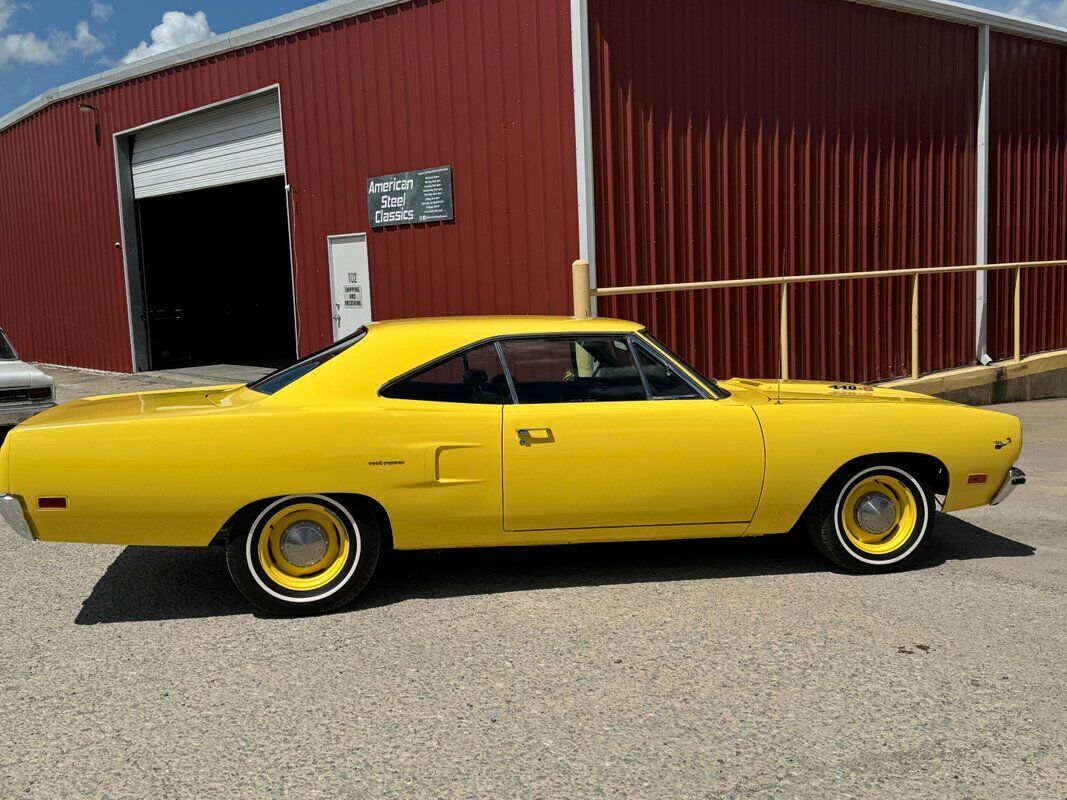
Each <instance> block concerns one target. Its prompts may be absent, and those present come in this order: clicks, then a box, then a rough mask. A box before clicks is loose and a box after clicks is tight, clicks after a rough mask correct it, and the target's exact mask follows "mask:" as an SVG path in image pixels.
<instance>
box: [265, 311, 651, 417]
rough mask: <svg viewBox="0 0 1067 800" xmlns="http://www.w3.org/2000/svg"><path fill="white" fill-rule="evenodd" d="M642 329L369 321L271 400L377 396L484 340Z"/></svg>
mask: <svg viewBox="0 0 1067 800" xmlns="http://www.w3.org/2000/svg"><path fill="white" fill-rule="evenodd" d="M642 327H643V326H641V325H638V324H637V323H635V322H626V321H624V320H618V319H610V318H604V317H593V318H589V319H575V318H574V317H533V316H496V317H424V318H420V319H398V320H388V321H383V322H369V323H367V326H366V328H367V335H366V336H365V337H363V338H362V339H361V340H359V341H357V342H356V343H355V344H354V345H353V346H352V347H351V348H349V349H347V350H345V351H343V352H341V353H340V354H339V355H338V356H337V357H336V358H332V359H330V360H329V361H327V362H326V363H325V364H323V365H322V366H321V367H319V368H318V369H314V370H312V371H311V372H309V373H308V374H306V375H304V376H303V377H301V378H300V379H298V380H296V381H294V382H293V383H292V384H291V385H290V386H288V387H286V389H285V390H284V391H279V392H278V393H277V395H274V396H272V400H271V402H280V403H296V404H300V403H306V402H314V401H315V400H317V399H325V398H328V397H333V398H337V399H342V398H351V397H357V396H363V397H367V398H369V397H375V396H377V393H378V389H379V388H380V387H381V386H382V385H383V384H385V383H386V382H388V381H390V380H393V379H395V378H397V377H399V376H401V375H403V374H405V373H407V372H409V371H410V370H412V369H416V368H418V367H421V366H423V365H425V364H428V363H430V362H432V361H434V360H436V359H438V358H442V357H444V356H447V355H450V354H452V353H454V352H455V351H457V350H460V349H464V348H467V347H471V346H473V345H475V344H477V343H479V342H484V341H486V340H491V339H504V338H508V337H511V336H530V335H534V336H536V335H539V334H543V335H554V334H597V333H630V332H634V331H639V330H642Z"/></svg>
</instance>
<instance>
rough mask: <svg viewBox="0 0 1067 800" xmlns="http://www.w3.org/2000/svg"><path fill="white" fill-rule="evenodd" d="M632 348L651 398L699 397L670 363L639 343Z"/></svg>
mask: <svg viewBox="0 0 1067 800" xmlns="http://www.w3.org/2000/svg"><path fill="white" fill-rule="evenodd" d="M634 349H635V350H636V351H637V360H638V362H639V363H640V365H641V372H642V373H643V374H644V376H645V381H647V382H648V393H649V395H651V397H652V399H653V400H670V399H674V400H682V399H699V398H700V394H698V393H697V391H696V390H695V389H693V387H692V386H690V385H689V384H688V383H686V381H685V379H684V378H682V376H681V375H679V374H678V372H677V370H675V369H674V368H673V367H671V365H670V364H667V363H666V362H664V361H661V360H660V359H658V358H656V357H655V356H653V355H652V354H651V353H649V352H648V351H647V350H645V348H643V347H641V345H636V346H635V347H634Z"/></svg>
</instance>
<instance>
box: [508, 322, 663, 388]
mask: <svg viewBox="0 0 1067 800" xmlns="http://www.w3.org/2000/svg"><path fill="white" fill-rule="evenodd" d="M502 345H503V351H504V360H505V361H506V362H507V364H508V371H509V372H510V373H511V378H512V380H513V381H514V383H515V393H516V395H517V396H518V401H519V402H520V403H583V402H593V401H599V402H607V401H621V400H647V399H648V395H647V394H646V393H645V386H644V382H643V381H642V380H641V375H640V373H639V372H638V370H637V364H636V363H635V362H634V358H633V353H632V351H631V350H630V345H629V343H628V341H627V339H626V337H625V336H589V337H579V338H545V339H512V340H510V341H506V342H503V343H502Z"/></svg>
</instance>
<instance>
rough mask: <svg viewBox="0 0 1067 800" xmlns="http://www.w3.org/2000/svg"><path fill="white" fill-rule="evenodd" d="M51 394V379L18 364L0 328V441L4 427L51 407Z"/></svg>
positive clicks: (17, 359) (32, 368) (53, 383)
mask: <svg viewBox="0 0 1067 800" xmlns="http://www.w3.org/2000/svg"><path fill="white" fill-rule="evenodd" d="M55 395H56V390H55V382H54V381H53V380H52V378H51V377H50V376H48V375H45V374H44V373H43V372H41V370H39V369H37V367H34V366H31V365H29V364H27V363H26V362H25V361H19V356H18V353H16V352H15V348H14V347H12V346H11V340H10V339H8V338H7V335H6V334H5V333H4V331H3V329H0V440H3V438H4V434H5V433H7V430H8V428H12V427H14V426H15V425H18V424H19V423H20V422H22V421H23V420H24V419H29V418H30V417H32V416H33V415H34V414H36V413H37V412H39V411H44V410H45V409H47V408H51V407H52V406H54V405H55V404H56V403H55Z"/></svg>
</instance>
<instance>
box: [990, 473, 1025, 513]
mask: <svg viewBox="0 0 1067 800" xmlns="http://www.w3.org/2000/svg"><path fill="white" fill-rule="evenodd" d="M1024 483H1026V473H1025V472H1023V471H1022V470H1021V469H1019V468H1018V467H1012V468H1011V469H1009V470H1008V477H1006V478H1005V479H1004V483H1003V484H1001V486H1000V489H999V490H998V491H997V493H996V495H994V497H993V500H992V501H991V502H990V503H989V505H991V506H995V505H998V504H1000V503H1003V502H1004V501H1005V500H1007V499H1008V495H1009V494H1011V493H1012V492H1013V491H1015V487H1016V486H1022V485H1023V484H1024Z"/></svg>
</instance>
